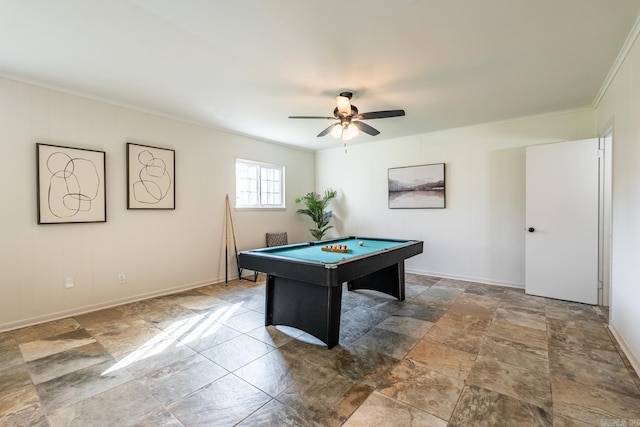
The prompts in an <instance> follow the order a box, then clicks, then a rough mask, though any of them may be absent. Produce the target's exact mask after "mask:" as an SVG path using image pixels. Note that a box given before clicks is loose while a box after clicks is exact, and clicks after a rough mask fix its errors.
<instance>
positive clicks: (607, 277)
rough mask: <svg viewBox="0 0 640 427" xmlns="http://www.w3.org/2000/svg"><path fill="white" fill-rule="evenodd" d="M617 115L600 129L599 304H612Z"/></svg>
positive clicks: (605, 305)
mask: <svg viewBox="0 0 640 427" xmlns="http://www.w3.org/2000/svg"><path fill="white" fill-rule="evenodd" d="M613 134H614V131H613V119H611V120H610V121H609V122H608V123H607V124H606V125H605V126H604V128H603V129H602V130H601V131H600V132H599V137H598V139H599V149H600V154H599V156H598V157H599V171H598V174H599V178H598V181H599V184H598V185H599V197H598V228H599V229H598V305H601V306H604V307H610V306H611V288H612V281H611V258H612V241H613V236H612V227H613V223H612V222H613V221H612V218H613V216H612V212H613V197H612V194H613V192H612V189H613V180H612V178H613V140H614V135H613Z"/></svg>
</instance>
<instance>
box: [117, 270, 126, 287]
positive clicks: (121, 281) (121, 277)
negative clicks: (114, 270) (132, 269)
mask: <svg viewBox="0 0 640 427" xmlns="http://www.w3.org/2000/svg"><path fill="white" fill-rule="evenodd" d="M125 283H127V275H126V274H124V273H120V274H118V284H120V285H123V284H125Z"/></svg>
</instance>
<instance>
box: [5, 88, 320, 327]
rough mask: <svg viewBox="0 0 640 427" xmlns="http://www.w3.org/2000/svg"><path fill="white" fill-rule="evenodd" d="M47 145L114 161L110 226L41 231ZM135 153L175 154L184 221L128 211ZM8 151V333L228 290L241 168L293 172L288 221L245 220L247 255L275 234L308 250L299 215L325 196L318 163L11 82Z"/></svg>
mask: <svg viewBox="0 0 640 427" xmlns="http://www.w3.org/2000/svg"><path fill="white" fill-rule="evenodd" d="M36 142H42V143H49V144H57V145H65V146H72V147H79V148H88V149H95V150H101V151H105V152H106V181H107V182H106V188H107V211H108V212H107V219H108V221H107V222H106V223H95V224H55V225H37V217H36V179H35V178H36V175H35V164H36V162H35V144H36ZM127 142H137V143H142V144H147V145H152V146H158V147H164V148H171V149H174V150H175V151H176V209H175V210H174V211H146V210H127V209H126V170H125V144H126V143H127ZM0 147H1V148H2V151H1V152H2V155H0V194H1V197H2V209H1V210H0V236H1V237H0V271H1V272H2V273H1V276H0V330H4V329H12V328H15V327H19V326H23V325H26V324H30V323H35V322H40V321H44V320H48V319H52V318H57V317H62V316H64V315H69V314H73V313H78V312H81V311H87V310H91V309H95V308H99V307H104V306H108V305H113V304H116V303H119V302H124V301H130V300H134V299H139V298H142V297H144V296H149V295H156V294H162V293H167V292H171V291H175V290H178V289H182V288H188V287H194V286H198V285H203V284H207V283H212V282H219V281H223V280H224V274H225V260H224V236H223V235H224V201H225V194H229V195H230V197H231V201H232V203H233V198H234V191H235V171H234V161H235V158H236V157H241V158H245V159H253V160H260V161H265V162H271V163H276V164H284V165H285V167H286V177H287V181H286V200H287V203H286V205H287V208H286V209H285V210H279V211H269V212H265V211H255V210H254V211H237V212H234V214H233V215H234V225H235V232H236V238H237V242H238V247H239V248H240V249H248V248H254V247H261V246H264V234H265V232H268V231H288V232H289V235H290V240H291V241H304V240H308V236H307V230H306V229H307V226H308V224H307V223H305V222H304V220H303V218H301V217H300V216H299V215H296V213H295V210H296V206H294V204H293V199H294V198H295V197H296V196H298V195H301V194H305V193H306V192H308V191H311V190H313V188H314V186H315V180H314V167H315V163H314V162H315V160H314V154H313V153H311V152H308V151H302V150H296V149H292V148H287V147H285V146H280V145H276V144H270V143H267V142H263V141H258V140H255V139H251V138H247V137H243V136H238V135H234V134H229V133H225V132H221V131H217V130H214V129H210V128H206V127H202V126H197V125H193V124H188V123H185V122H181V121H177V120H172V119H169V118H164V117H160V116H157V115H153V114H147V113H144V112H140V111H134V110H132V109H128V108H124V107H120V106H116V105H111V104H108V103H104V102H99V101H95V100H91V99H87V98H83V97H79V96H75V95H71V94H66V93H61V92H58V91H54V90H49V89H44V88H41V87H37V86H33V85H30V84H25V83H19V82H16V81H13V80H8V79H3V78H0ZM229 242H230V244H231V242H232V239H231V237H229ZM229 271H230V276H231V275H233V274H234V273H235V271H236V270H235V264H234V265H233V266H232V267H231V268H230V270H229ZM119 273H125V274H126V275H127V283H126V284H124V285H120V284H118V283H117V275H118V274H119ZM65 277H73V278H74V282H75V287H74V288H72V289H65V288H64V279H65Z"/></svg>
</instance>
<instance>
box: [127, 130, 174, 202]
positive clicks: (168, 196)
mask: <svg viewBox="0 0 640 427" xmlns="http://www.w3.org/2000/svg"><path fill="white" fill-rule="evenodd" d="M175 165H176V152H175V150H172V149H169V148H160V147H152V146H149V145H142V144H135V143H132V142H128V143H127V209H175V208H176V187H175V179H176V178H175V175H176V166H175Z"/></svg>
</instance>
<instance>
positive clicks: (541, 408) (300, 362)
mask: <svg viewBox="0 0 640 427" xmlns="http://www.w3.org/2000/svg"><path fill="white" fill-rule="evenodd" d="M604 321H605V318H604V317H603V316H602V315H601V314H600V312H599V310H598V309H597V308H595V307H591V306H586V305H581V304H574V303H568V302H563V301H556V300H549V299H544V298H539V297H532V296H527V295H525V294H524V293H523V292H522V291H521V290H515V289H509V288H502V287H496V286H486V285H480V284H475V283H468V282H460V281H454V280H448V279H438V278H433V277H425V276H417V275H410V274H409V275H407V299H406V301H404V302H398V301H396V300H394V299H392V298H390V297H387V296H384V295H382V294H377V293H374V292H367V291H359V292H346V291H345V292H344V296H343V310H342V324H341V336H340V345H338V346H336V347H335V348H333V349H332V350H327V348H326V347H325V346H324V345H323V344H322V343H320V342H319V341H317V340H316V339H315V338H313V337H311V336H309V335H307V334H304V333H302V332H301V331H299V330H296V329H293V328H287V327H277V328H276V327H272V326H270V327H267V328H265V327H264V279H263V281H262V282H258V283H252V282H247V281H234V282H230V283H229V285H228V286H225V285H224V284H216V285H211V286H206V287H202V288H198V289H195V290H191V291H188V292H183V293H179V294H175V295H171V296H165V297H160V298H154V299H149V300H146V301H141V302H136V303H133V304H128V305H124V306H120V307H116V308H112V309H106V310H102V311H98V312H94V313H89V314H84V315H79V316H74V317H70V318H67V319H62V320H58V321H54V322H49V323H46V324H42V325H37V326H32V327H28V328H24V329H20V330H16V331H11V332H5V333H2V334H0V425H3V426H5V425H6V426H14V425H15V426H19V425H20V426H22V425H29V426H47V425H49V426H76V425H77V426H110V427H111V426H120V425H135V426H199V425H203V426H218V425H220V426H234V425H239V426H263V425H265V426H272V425H273V426H340V425H345V426H445V425H450V426H470V425H472V426H483V425H484V426H528V425H531V426H551V425H554V426H587V425H595V426H640V381H639V380H638V377H637V375H636V374H635V373H634V372H633V370H632V369H631V368H630V366H629V363H628V361H627V360H626V359H625V358H624V356H622V355H621V353H620V352H619V350H618V347H617V345H616V343H615V342H614V341H613V340H612V337H611V335H610V334H609V332H608V330H607V328H606V326H605V324H604V323H603V322H604Z"/></svg>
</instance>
